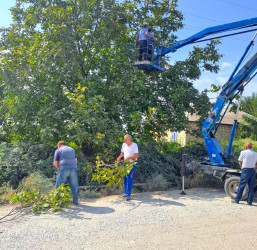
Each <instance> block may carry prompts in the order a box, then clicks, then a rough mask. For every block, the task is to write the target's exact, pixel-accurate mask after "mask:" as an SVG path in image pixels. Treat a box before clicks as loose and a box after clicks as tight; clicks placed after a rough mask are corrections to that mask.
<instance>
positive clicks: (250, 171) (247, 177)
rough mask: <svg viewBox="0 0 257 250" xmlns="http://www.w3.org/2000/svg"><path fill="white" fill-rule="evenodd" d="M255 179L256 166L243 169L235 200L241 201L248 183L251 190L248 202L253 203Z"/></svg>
mask: <svg viewBox="0 0 257 250" xmlns="http://www.w3.org/2000/svg"><path fill="white" fill-rule="evenodd" d="M255 179H256V172H255V169H254V168H244V169H243V170H242V173H241V177H240V182H239V185H238V189H237V195H236V198H235V201H237V202H239V201H240V200H241V198H242V195H243V192H244V188H245V186H246V184H248V189H249V191H248V198H247V203H248V204H251V203H252V202H253V190H254V183H255Z"/></svg>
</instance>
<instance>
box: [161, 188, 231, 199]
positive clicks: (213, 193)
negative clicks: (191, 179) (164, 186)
mask: <svg viewBox="0 0 257 250" xmlns="http://www.w3.org/2000/svg"><path fill="white" fill-rule="evenodd" d="M180 192H181V191H179V190H178V192H177V193H176V194H174V193H172V194H171V193H161V194H160V196H163V197H166V198H172V199H174V200H181V199H185V198H187V199H191V200H215V199H221V198H224V197H227V194H226V193H225V191H224V189H211V188H210V189H209V188H204V189H202V188H199V189H197V188H194V189H186V190H185V192H186V195H181V194H180Z"/></svg>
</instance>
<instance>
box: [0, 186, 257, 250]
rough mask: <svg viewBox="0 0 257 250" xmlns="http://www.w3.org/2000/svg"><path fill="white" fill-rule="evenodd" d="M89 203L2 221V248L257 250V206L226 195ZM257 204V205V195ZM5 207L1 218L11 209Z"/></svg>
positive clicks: (197, 192)
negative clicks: (239, 201)
mask: <svg viewBox="0 0 257 250" xmlns="http://www.w3.org/2000/svg"><path fill="white" fill-rule="evenodd" d="M186 193H187V194H186V195H185V196H182V195H180V194H179V191H178V190H175V191H168V192H158V193H140V194H134V195H133V200H131V201H129V202H126V201H124V200H123V198H121V197H120V196H109V197H104V198H100V199H87V200H83V201H81V202H80V205H79V206H76V207H75V206H73V207H71V208H68V209H65V211H63V212H59V213H54V214H52V213H50V214H40V215H34V214H31V213H22V214H20V215H19V214H18V217H16V218H15V219H12V220H11V218H12V217H7V218H6V219H5V220H1V221H0V249H4V250H7V249H55V250H56V249H69V250H71V249H76V250H77V249H112V250H113V249H140V250H142V249H155V250H157V249H162V250H163V249H204V250H206V249H257V236H256V229H257V216H256V215H257V205H253V206H249V205H246V203H245V202H241V204H239V205H237V204H232V203H231V202H230V198H228V197H227V196H226V195H225V193H224V191H223V190H216V189H199V188H196V189H190V190H186ZM254 204H257V196H256V194H255V200H254ZM10 208H11V207H10V206H2V207H0V217H2V216H3V215H4V214H6V213H7V212H8V211H9V210H10Z"/></svg>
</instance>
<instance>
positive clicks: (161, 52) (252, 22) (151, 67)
mask: <svg viewBox="0 0 257 250" xmlns="http://www.w3.org/2000/svg"><path fill="white" fill-rule="evenodd" d="M253 26H257V17H255V18H251V19H246V20H241V21H237V22H233V23H227V24H222V25H218V26H214V27H210V28H206V29H204V30H202V31H200V32H198V33H196V34H194V35H192V36H190V37H189V38H187V39H185V40H181V41H178V42H176V43H175V44H173V45H172V46H169V45H164V46H158V47H157V48H156V57H155V60H154V61H151V62H150V61H136V62H135V65H134V66H135V67H137V68H138V69H140V70H145V71H160V72H162V71H164V70H165V69H163V68H162V67H161V65H160V64H161V58H162V57H163V56H165V55H167V54H169V53H171V52H175V51H176V50H177V49H179V48H182V47H184V46H186V45H188V44H192V43H196V42H203V41H206V40H213V39H216V38H221V37H225V36H232V35H236V34H240V33H245V32H250V31H253V30H257V28H256V27H255V28H253V29H250V30H249V29H247V30H245V31H236V30H239V29H245V28H249V27H253ZM227 31H236V32H234V33H231V34H227V35H224V36H218V37H212V38H209V39H206V40H203V38H204V37H207V36H211V35H214V34H219V33H222V32H227Z"/></svg>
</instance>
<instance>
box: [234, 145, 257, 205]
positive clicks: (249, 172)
mask: <svg viewBox="0 0 257 250" xmlns="http://www.w3.org/2000/svg"><path fill="white" fill-rule="evenodd" d="M252 147H253V145H252V143H250V142H246V143H245V150H243V151H241V153H240V156H239V159H238V161H239V166H240V167H241V169H242V173H241V177H240V181H239V185H238V189H237V196H236V198H235V200H232V202H233V203H237V204H238V203H239V201H240V200H241V198H242V195H243V191H244V188H245V186H246V184H248V189H249V191H248V197H247V204H248V205H252V203H253V190H254V184H255V180H256V171H255V168H257V153H256V152H254V151H253V150H252Z"/></svg>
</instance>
